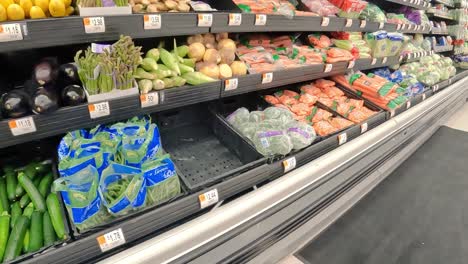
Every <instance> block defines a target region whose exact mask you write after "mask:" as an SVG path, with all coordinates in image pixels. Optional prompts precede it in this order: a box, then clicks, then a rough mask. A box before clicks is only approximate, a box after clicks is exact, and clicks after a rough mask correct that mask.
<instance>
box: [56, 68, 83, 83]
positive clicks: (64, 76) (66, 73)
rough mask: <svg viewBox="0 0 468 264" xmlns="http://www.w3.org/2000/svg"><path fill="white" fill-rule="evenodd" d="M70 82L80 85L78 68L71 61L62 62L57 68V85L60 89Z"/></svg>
mask: <svg viewBox="0 0 468 264" xmlns="http://www.w3.org/2000/svg"><path fill="white" fill-rule="evenodd" d="M72 84H76V85H81V81H80V77H79V76H78V69H77V68H76V66H75V65H74V64H73V63H66V64H62V65H61V66H60V67H59V69H58V78H57V87H58V88H59V89H62V88H64V87H66V86H69V85H72Z"/></svg>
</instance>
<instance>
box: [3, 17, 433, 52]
mask: <svg viewBox="0 0 468 264" xmlns="http://www.w3.org/2000/svg"><path fill="white" fill-rule="evenodd" d="M233 14H235V15H237V16H239V17H240V24H239V25H238V26H230V25H229V24H230V17H232V15H233ZM155 15H156V14H155ZM157 15H158V16H159V19H160V20H159V21H160V25H159V26H160V28H159V29H146V30H145V27H144V15H142V14H133V15H118V16H100V18H102V21H103V25H104V26H103V27H102V28H101V29H102V30H103V31H102V32H100V33H99V32H98V33H86V30H85V26H84V20H83V19H84V18H83V17H66V18H61V19H60V23H58V22H57V20H56V19H40V20H24V21H19V22H15V21H7V22H2V23H0V25H4V24H17V25H18V27H19V28H20V29H21V32H20V33H19V34H20V35H18V36H15V38H14V41H6V42H2V45H1V46H0V52H9V51H16V50H25V49H33V48H44V47H53V46H64V45H70V44H81V43H90V42H99V41H101V42H104V41H112V40H117V39H118V38H119V36H120V35H128V36H130V37H132V38H134V39H143V38H155V37H168V36H181V35H193V34H197V33H207V32H210V31H211V32H291V31H294V32H308V31H312V30H313V31H362V32H372V31H377V30H379V29H384V30H387V31H389V32H393V31H397V30H398V31H400V32H403V33H428V32H429V31H430V28H429V27H427V28H426V27H422V26H416V25H405V26H402V28H401V30H400V29H399V28H397V25H396V24H391V23H377V22H371V21H366V20H358V19H345V18H336V17H310V16H294V17H292V18H287V17H285V16H281V15H261V16H262V17H263V18H265V21H264V22H265V24H264V25H256V19H257V17H258V16H259V15H255V14H242V13H221V12H219V13H212V14H211V13H210V15H211V18H212V24H211V26H203V27H200V26H198V23H199V19H198V14H197V13H159V14H157Z"/></svg>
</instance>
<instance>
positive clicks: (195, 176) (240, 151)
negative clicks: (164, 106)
mask: <svg viewBox="0 0 468 264" xmlns="http://www.w3.org/2000/svg"><path fill="white" fill-rule="evenodd" d="M154 120H156V121H157V123H158V126H159V129H160V133H161V139H162V142H163V147H164V149H165V150H166V151H167V152H168V153H169V154H170V155H171V159H172V161H173V162H174V163H175V165H176V166H177V173H178V175H179V176H180V177H181V179H182V181H183V182H184V183H185V185H186V186H187V187H188V189H190V190H191V191H194V190H200V189H202V188H203V187H207V186H209V185H212V184H213V183H216V182H219V181H222V180H223V179H226V178H228V177H232V176H235V175H238V174H240V173H243V172H245V171H248V170H250V169H252V168H254V167H257V166H260V165H262V164H265V163H266V159H265V158H263V157H262V155H260V154H259V153H258V152H257V151H256V150H255V148H253V147H252V146H251V145H249V144H248V143H247V142H246V141H245V140H244V139H243V138H242V137H239V136H238V135H237V134H236V133H235V132H234V131H232V130H231V129H230V128H229V127H228V126H227V125H226V124H225V123H223V122H221V120H219V119H217V118H216V117H215V116H214V115H213V114H212V113H211V112H210V111H209V110H208V108H207V107H206V105H203V104H199V105H193V106H190V107H184V108H183V109H175V110H169V111H165V112H161V113H158V114H157V115H155V119H154Z"/></svg>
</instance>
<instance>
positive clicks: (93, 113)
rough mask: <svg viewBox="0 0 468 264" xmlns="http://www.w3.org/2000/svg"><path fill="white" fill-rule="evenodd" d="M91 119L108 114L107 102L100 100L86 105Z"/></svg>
mask: <svg viewBox="0 0 468 264" xmlns="http://www.w3.org/2000/svg"><path fill="white" fill-rule="evenodd" d="M88 110H89V116H90V117H91V119H95V118H99V117H103V116H108V115H110V108H109V102H102V103H96V104H90V105H88Z"/></svg>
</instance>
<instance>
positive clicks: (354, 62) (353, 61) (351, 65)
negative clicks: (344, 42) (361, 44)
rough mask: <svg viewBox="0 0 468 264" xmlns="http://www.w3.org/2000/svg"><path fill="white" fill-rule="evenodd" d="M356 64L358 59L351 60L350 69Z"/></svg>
mask: <svg viewBox="0 0 468 264" xmlns="http://www.w3.org/2000/svg"><path fill="white" fill-rule="evenodd" d="M355 64H356V61H355V60H352V61H349V63H348V69H352V68H354V65H355Z"/></svg>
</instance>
